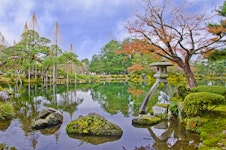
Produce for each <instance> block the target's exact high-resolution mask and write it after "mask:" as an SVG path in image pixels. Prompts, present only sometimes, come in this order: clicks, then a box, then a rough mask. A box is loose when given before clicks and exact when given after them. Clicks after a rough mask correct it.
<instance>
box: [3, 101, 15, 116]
mask: <svg viewBox="0 0 226 150" xmlns="http://www.w3.org/2000/svg"><path fill="white" fill-rule="evenodd" d="M13 116H14V108H13V106H12V105H11V104H10V103H8V102H1V103H0V120H8V119H11V118H12V117H13Z"/></svg>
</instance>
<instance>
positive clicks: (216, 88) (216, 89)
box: [191, 85, 226, 98]
mask: <svg viewBox="0 0 226 150" xmlns="http://www.w3.org/2000/svg"><path fill="white" fill-rule="evenodd" d="M191 91H192V92H210V93H216V94H220V95H223V96H224V97H225V98H226V87H224V86H220V85H200V86H196V87H193V88H192V89H191Z"/></svg>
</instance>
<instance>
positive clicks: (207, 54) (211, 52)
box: [203, 50, 214, 58]
mask: <svg viewBox="0 0 226 150" xmlns="http://www.w3.org/2000/svg"><path fill="white" fill-rule="evenodd" d="M213 52H214V50H212V51H207V52H205V53H203V57H204V58H209V57H210V56H211V55H212V54H213Z"/></svg>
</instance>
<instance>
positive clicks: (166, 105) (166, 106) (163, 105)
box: [155, 103, 169, 108]
mask: <svg viewBox="0 0 226 150" xmlns="http://www.w3.org/2000/svg"><path fill="white" fill-rule="evenodd" d="M155 105H156V106H159V107H163V108H168V107H169V104H158V103H157V104H155Z"/></svg>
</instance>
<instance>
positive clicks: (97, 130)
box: [66, 113, 123, 137]
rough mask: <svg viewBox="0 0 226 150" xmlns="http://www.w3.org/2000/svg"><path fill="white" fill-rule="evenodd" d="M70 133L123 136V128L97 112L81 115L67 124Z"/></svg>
mask: <svg viewBox="0 0 226 150" xmlns="http://www.w3.org/2000/svg"><path fill="white" fill-rule="evenodd" d="M66 131H67V133H68V134H77V135H91V136H117V137H121V136H122V134H123V131H122V129H121V128H120V127H119V126H117V125H116V124H114V123H112V122H110V121H108V120H106V119H105V118H104V117H102V116H100V115H99V114H96V113H90V114H88V115H87V116H79V117H78V118H77V119H75V120H72V121H71V122H70V123H68V124H67V126H66Z"/></svg>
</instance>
